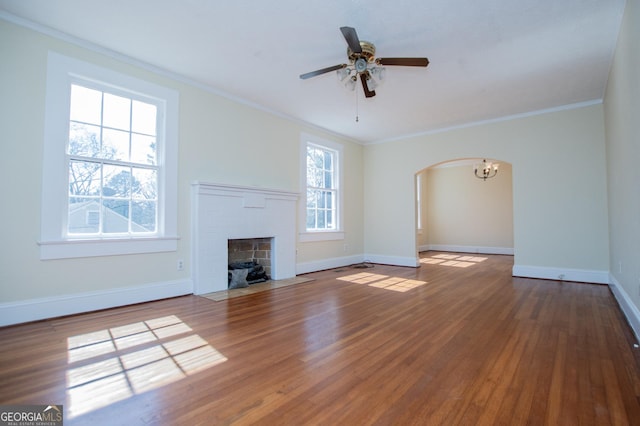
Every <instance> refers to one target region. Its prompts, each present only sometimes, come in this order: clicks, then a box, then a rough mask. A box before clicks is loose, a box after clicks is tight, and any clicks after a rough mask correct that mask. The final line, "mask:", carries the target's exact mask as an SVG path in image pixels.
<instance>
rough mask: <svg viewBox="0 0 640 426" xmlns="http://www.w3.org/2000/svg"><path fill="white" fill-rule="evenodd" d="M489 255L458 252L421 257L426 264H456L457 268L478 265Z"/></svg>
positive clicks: (421, 261)
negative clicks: (460, 253) (465, 254)
mask: <svg viewBox="0 0 640 426" xmlns="http://www.w3.org/2000/svg"><path fill="white" fill-rule="evenodd" d="M487 259H488V258H487V257H481V256H461V255H458V254H435V255H433V256H431V257H423V258H421V259H420V263H424V264H426V265H442V266H454V267H456V268H468V267H469V266H474V265H477V264H478V263H480V262H484V261H485V260H487Z"/></svg>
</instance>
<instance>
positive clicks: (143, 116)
mask: <svg viewBox="0 0 640 426" xmlns="http://www.w3.org/2000/svg"><path fill="white" fill-rule="evenodd" d="M177 103H178V95H177V93H176V92H175V91H173V90H170V89H167V88H164V87H162V86H158V85H155V84H152V83H150V82H147V81H143V80H139V79H136V78H133V77H130V76H127V75H124V74H120V73H117V72H115V71H113V70H110V69H106V68H102V67H99V66H96V65H94V64H90V63H86V62H83V61H79V60H76V59H73V58H68V57H65V56H62V55H59V54H56V53H53V52H50V54H49V62H48V69H47V101H46V119H45V147H44V160H43V194H42V220H41V222H42V231H41V241H40V246H41V258H43V259H55V258H66V257H85V256H101V255H113V254H131V253H149V252H158V251H172V250H175V249H176V248H177V235H176V225H177V223H176V222H177V221H176V217H177V215H176V196H177V187H176V180H177V179H176V178H177V159H176V154H177Z"/></svg>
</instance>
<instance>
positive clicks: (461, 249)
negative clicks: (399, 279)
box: [418, 244, 513, 256]
mask: <svg viewBox="0 0 640 426" xmlns="http://www.w3.org/2000/svg"><path fill="white" fill-rule="evenodd" d="M418 250H420V251H428V250H433V251H450V252H453V253H474V254H506V255H511V256H513V247H483V246H456V245H450V244H427V245H424V246H420V247H419V248H418Z"/></svg>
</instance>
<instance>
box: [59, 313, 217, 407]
mask: <svg viewBox="0 0 640 426" xmlns="http://www.w3.org/2000/svg"><path fill="white" fill-rule="evenodd" d="M176 336H182V337H179V338H175V337H176ZM154 343H155V344H154ZM67 346H68V364H69V369H68V370H67V373H66V379H67V406H68V407H69V411H68V416H69V418H75V417H78V416H81V415H83V414H86V413H88V412H91V411H94V410H97V409H99V408H103V407H106V406H108V405H110V404H113V403H116V402H118V401H122V400H124V399H126V398H129V397H131V396H133V395H135V394H139V393H142V392H146V391H149V390H152V389H156V388H158V387H160V386H164V385H167V384H169V383H172V382H175V381H177V380H180V379H182V378H185V377H187V376H188V375H191V374H194V373H197V372H198V371H201V370H203V369H206V368H210V367H213V366H214V365H217V364H220V363H222V362H224V361H226V360H227V358H226V357H224V356H223V355H222V354H221V353H220V352H218V351H217V350H216V349H215V348H213V347H212V346H211V345H209V344H208V343H207V341H206V340H204V339H203V338H202V337H200V336H198V335H197V334H195V333H193V330H192V329H191V327H189V326H188V325H187V324H185V323H184V322H182V320H180V319H179V318H178V317H176V316H175V315H169V316H166V317H161V318H154V319H151V320H147V321H141V322H136V323H133V324H127V325H124V326H120V327H113V328H110V329H105V330H99V331H95V332H91V333H86V334H82V335H78V336H71V337H69V338H68V339H67Z"/></svg>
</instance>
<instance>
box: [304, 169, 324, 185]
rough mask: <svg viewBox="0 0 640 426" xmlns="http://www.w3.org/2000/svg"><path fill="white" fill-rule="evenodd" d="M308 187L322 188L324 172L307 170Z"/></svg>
mask: <svg viewBox="0 0 640 426" xmlns="http://www.w3.org/2000/svg"><path fill="white" fill-rule="evenodd" d="M307 186H312V187H314V188H322V171H321V170H320V169H316V168H311V169H308V170H307Z"/></svg>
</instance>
